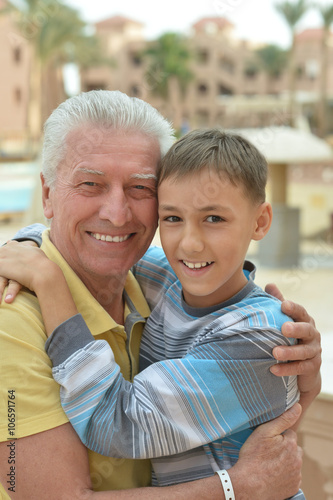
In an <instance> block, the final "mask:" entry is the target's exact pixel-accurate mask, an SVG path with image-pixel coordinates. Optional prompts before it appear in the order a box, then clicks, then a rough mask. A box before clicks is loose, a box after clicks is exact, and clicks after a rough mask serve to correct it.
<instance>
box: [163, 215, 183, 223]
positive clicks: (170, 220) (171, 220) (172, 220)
mask: <svg viewBox="0 0 333 500" xmlns="http://www.w3.org/2000/svg"><path fill="white" fill-rule="evenodd" d="M164 220H166V221H168V222H179V221H180V217H177V216H176V215H170V216H169V217H165V219H164Z"/></svg>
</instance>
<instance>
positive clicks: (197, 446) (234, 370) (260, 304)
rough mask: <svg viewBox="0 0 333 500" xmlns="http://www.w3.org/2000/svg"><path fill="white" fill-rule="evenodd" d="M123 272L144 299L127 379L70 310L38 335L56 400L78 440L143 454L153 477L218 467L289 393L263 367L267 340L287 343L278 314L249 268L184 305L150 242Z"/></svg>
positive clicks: (105, 450) (198, 474) (191, 475)
mask: <svg viewBox="0 0 333 500" xmlns="http://www.w3.org/2000/svg"><path fill="white" fill-rule="evenodd" d="M36 232H37V233H38V231H36ZM26 235H28V236H29V233H28V234H25V235H24V236H26ZM36 238H37V239H38V235H36ZM133 272H134V274H135V276H136V278H137V280H138V282H139V283H140V285H141V287H142V289H143V292H144V294H145V296H146V299H147V301H148V303H149V304H150V306H151V308H152V309H153V312H152V314H151V316H150V318H149V320H148V321H147V324H146V327H145V331H144V335H143V338H142V346H141V355H140V365H141V366H140V368H141V370H142V372H141V373H140V374H139V375H137V376H136V377H135V379H134V382H133V384H131V383H129V382H127V381H125V380H124V379H123V377H122V376H121V374H120V370H119V367H118V366H117V365H116V363H115V361H114V357H113V354H112V351H111V350H110V348H109V346H108V344H107V343H106V342H105V341H94V338H93V337H92V335H91V334H90V332H89V330H88V329H87V327H86V325H85V323H84V321H83V319H82V317H81V316H80V315H77V316H75V317H74V318H71V319H70V320H68V321H67V322H65V323H64V324H62V325H60V326H59V327H58V328H57V330H56V331H55V332H54V333H53V335H52V336H51V337H50V339H49V340H48V342H47V350H48V353H49V355H50V357H51V359H52V360H53V363H54V368H53V375H54V378H55V379H56V380H57V381H58V382H59V384H60V385H61V400H62V404H63V407H64V410H65V411H66V413H67V415H68V417H69V418H70V420H71V423H72V425H73V426H74V428H75V430H76V431H77V432H78V434H79V436H80V438H81V440H82V441H83V443H84V444H85V445H86V446H87V447H88V448H91V449H93V450H95V451H97V452H98V453H101V454H104V455H109V456H113V457H131V458H146V457H152V458H153V460H152V462H153V468H154V477H153V483H154V484H156V485H160V486H164V485H169V484H176V483H181V482H186V481H190V480H194V479H199V478H203V477H208V476H211V475H212V474H213V472H214V471H216V470H219V469H224V468H226V469H228V468H230V467H231V466H232V465H233V464H234V463H235V462H236V461H237V459H238V456H239V450H240V448H241V446H242V444H243V443H244V441H245V440H246V438H247V437H248V436H249V435H250V434H251V432H252V431H253V429H254V428H255V427H256V426H257V425H259V424H261V423H263V422H265V421H268V420H270V419H272V418H275V417H276V416H278V415H279V414H281V413H282V412H283V411H285V410H286V409H288V408H289V407H291V406H292V405H293V404H294V403H295V402H296V401H297V400H298V397H299V394H298V390H297V385H296V377H283V378H280V377H275V376H273V375H271V373H270V371H269V367H270V366H271V365H272V364H273V363H274V362H275V360H274V358H273V356H272V354H271V352H272V348H273V347H274V346H276V345H281V344H288V343H289V340H288V339H286V338H285V337H283V336H282V334H281V332H280V329H281V325H282V324H283V323H284V322H285V321H286V320H287V319H288V318H287V317H286V316H284V315H283V314H282V313H281V309H280V303H279V302H278V301H276V300H275V299H274V298H272V297H270V296H269V295H267V294H266V293H264V292H263V291H262V290H261V289H260V288H259V287H257V286H256V285H255V284H254V283H253V281H252V279H251V278H252V277H251V276H249V281H248V283H247V285H246V286H245V287H244V288H243V290H241V292H239V293H238V294H237V295H236V296H235V297H233V298H232V299H230V300H229V301H227V302H226V303H223V304H219V305H218V306H214V307H212V308H208V309H199V310H198V309H194V308H192V307H189V306H188V305H187V304H186V303H185V302H184V301H183V297H182V293H181V286H180V283H179V282H178V281H177V279H176V277H175V275H174V274H173V272H172V270H171V269H170V267H169V265H168V263H167V261H166V258H165V256H164V254H163V252H162V251H161V249H159V248H152V249H150V250H149V251H148V252H147V254H146V255H145V256H144V258H143V259H141V260H140V261H139V263H138V264H137V265H136V266H134V269H133ZM247 274H248V275H249V274H250V273H249V272H247ZM128 305H129V306H130V304H128ZM78 330H79V331H80V335H75V336H73V338H71V337H70V336H69V335H68V331H75V332H78ZM293 498H294V499H296V498H297V499H298V500H301V499H304V495H303V493H302V492H301V491H299V493H298V494H297V495H295V496H294V497H293Z"/></svg>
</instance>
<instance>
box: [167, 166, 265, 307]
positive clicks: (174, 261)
mask: <svg viewBox="0 0 333 500" xmlns="http://www.w3.org/2000/svg"><path fill="white" fill-rule="evenodd" d="M158 199H159V218H160V236H161V242H162V245H163V248H164V251H165V253H166V256H167V258H168V260H169V262H170V264H171V266H172V268H173V270H174V271H175V273H176V274H177V276H178V278H179V280H180V282H181V284H182V286H183V293H184V298H185V300H186V302H187V303H188V304H189V305H191V306H193V307H209V306H211V305H215V304H219V303H221V302H223V301H225V300H227V299H229V298H230V297H232V296H233V295H235V294H236V293H237V292H239V291H240V290H241V289H242V288H243V287H244V285H245V284H246V278H245V276H244V274H243V262H244V259H245V256H246V252H247V249H248V246H249V243H250V241H251V239H261V238H262V237H263V234H261V232H260V228H261V225H262V217H263V214H266V215H267V213H266V212H267V205H268V204H267V203H263V204H256V203H254V202H253V201H251V200H250V198H248V197H247V196H246V195H245V194H244V189H243V187H242V186H241V185H237V186H236V185H235V184H233V183H232V182H231V181H230V180H229V179H228V178H227V177H226V176H225V175H223V176H219V175H218V174H217V173H216V172H213V171H209V170H208V169H203V170H202V171H201V172H200V173H197V174H193V175H186V176H184V177H181V178H179V179H175V178H174V177H171V178H167V179H165V180H163V181H162V183H161V184H160V186H159V189H158ZM267 230H268V229H267ZM265 234H266V233H265Z"/></svg>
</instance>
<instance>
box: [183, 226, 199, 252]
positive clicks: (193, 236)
mask: <svg viewBox="0 0 333 500" xmlns="http://www.w3.org/2000/svg"><path fill="white" fill-rule="evenodd" d="M181 247H182V249H183V250H184V252H186V254H188V255H190V254H191V253H198V252H201V251H202V250H203V248H204V241H203V238H202V236H201V234H200V232H199V231H196V230H194V229H193V228H191V227H189V228H187V229H185V230H184V233H183V236H182V240H181Z"/></svg>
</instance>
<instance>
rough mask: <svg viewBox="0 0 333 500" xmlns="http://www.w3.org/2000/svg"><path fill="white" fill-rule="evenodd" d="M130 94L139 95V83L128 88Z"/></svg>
mask: <svg viewBox="0 0 333 500" xmlns="http://www.w3.org/2000/svg"><path fill="white" fill-rule="evenodd" d="M130 95H131V96H132V97H140V87H139V85H132V87H131V89H130Z"/></svg>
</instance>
